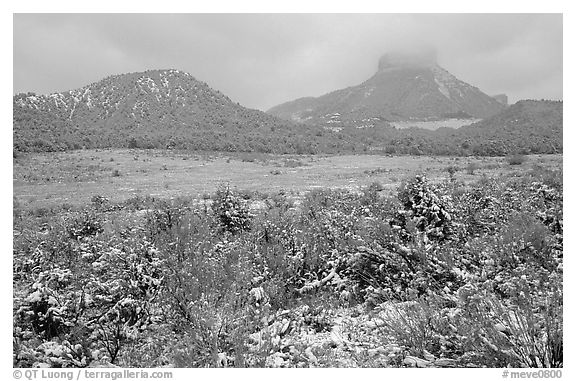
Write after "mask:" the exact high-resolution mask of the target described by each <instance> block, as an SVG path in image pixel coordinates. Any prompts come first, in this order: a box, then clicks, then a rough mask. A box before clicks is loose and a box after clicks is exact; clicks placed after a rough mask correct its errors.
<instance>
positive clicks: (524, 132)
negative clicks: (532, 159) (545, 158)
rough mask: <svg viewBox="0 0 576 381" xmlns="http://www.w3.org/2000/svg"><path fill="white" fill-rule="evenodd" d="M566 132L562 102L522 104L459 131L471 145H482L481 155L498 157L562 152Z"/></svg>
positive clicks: (516, 104) (531, 101)
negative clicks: (476, 143)
mask: <svg viewBox="0 0 576 381" xmlns="http://www.w3.org/2000/svg"><path fill="white" fill-rule="evenodd" d="M562 128H563V102H562V101H545V100H540V101H537V100H522V101H519V102H517V103H515V104H513V105H512V106H510V107H508V108H507V109H505V110H504V111H502V112H501V113H499V114H497V115H494V116H492V117H490V118H487V119H484V120H482V121H480V122H477V123H474V124H472V125H470V126H464V127H461V128H459V129H458V130H457V131H458V134H459V135H460V136H461V137H463V138H466V139H468V141H477V142H482V144H481V145H480V146H479V147H477V150H478V151H480V152H483V153H486V151H487V150H488V152H487V153H488V154H490V155H493V154H496V155H497V154H505V153H507V152H509V151H510V150H511V149H512V148H513V147H517V150H518V151H524V152H525V153H553V152H556V153H559V152H562V147H563V143H562V137H563V132H562Z"/></svg>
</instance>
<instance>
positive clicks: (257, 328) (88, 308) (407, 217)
mask: <svg viewBox="0 0 576 381" xmlns="http://www.w3.org/2000/svg"><path fill="white" fill-rule="evenodd" d="M184 158H186V159H184ZM111 159H113V160H111ZM59 160H60V161H61V162H62V163H68V164H67V165H69V167H67V168H64V169H61V170H59V169H58V168H60V167H59V164H58V163H59ZM227 161H228V162H227ZM88 163H91V164H88ZM286 163H291V164H286ZM470 163H473V164H474V165H473V167H474V168H473V170H472V171H470V165H471V164H470ZM559 163H561V157H558V156H553V157H548V156H545V157H536V156H532V157H529V160H528V162H526V163H525V164H523V166H522V167H521V169H522V172H521V173H520V172H518V171H517V170H518V167H516V166H510V165H508V164H507V163H506V161H505V158H494V159H483V160H480V159H479V160H473V161H467V160H466V159H459V160H453V159H434V158H427V159H422V158H408V157H401V158H394V157H390V158H386V157H370V156H367V157H366V156H365V157H362V158H356V157H354V156H349V157H326V158H318V157H305V156H301V157H290V158H285V157H276V156H269V157H267V158H266V160H260V159H256V158H255V159H254V161H244V160H243V159H242V158H236V157H225V156H216V155H215V156H210V157H204V158H202V157H200V156H196V155H191V154H183V153H172V154H170V156H164V155H162V153H158V156H154V152H147V153H146V154H143V153H142V152H141V151H128V150H126V151H92V152H89V153H88V152H74V153H66V154H56V155H55V156H43V155H34V156H24V157H19V158H18V159H17V160H16V161H15V171H14V173H15V181H14V192H15V196H16V197H15V200H14V215H13V219H14V260H13V266H14V268H13V274H14V310H13V321H14V331H13V336H14V347H13V348H14V366H17V367H32V366H53V367H70V366H78V367H83V366H95V365H98V364H101V365H110V364H115V365H120V366H128V367H150V366H175V367H204V366H209V367H221V366H235V367H264V366H265V367H309V366H320V367H336V366H384V367H401V366H426V367H473V366H488V367H504V366H513V367H524V366H527V367H559V366H562V365H563V335H562V332H563V322H562V313H563V307H562V300H563V298H562V296H563V283H562V274H563V215H562V210H563V209H562V206H563V187H562V170H561V168H562V167H561V164H560V165H558V164H559ZM296 164H298V165H296ZM300 164H305V165H300ZM87 165H93V166H92V167H90V168H91V170H86V168H87ZM164 166H165V167H166V168H165V169H163V167H164ZM382 168H387V169H390V171H389V172H388V171H384V170H382ZM272 169H278V170H279V171H281V173H280V174H278V175H272V174H270V170H272ZM114 170H118V173H119V174H120V176H118V177H114V176H113V175H112V174H113V171H114ZM290 171H295V172H294V173H291V172H290ZM469 172H473V173H469ZM35 173H36V174H37V173H42V174H43V175H42V177H40V176H39V177H33V176H34V174H35ZM423 173H425V174H427V175H428V176H427V177H426V176H423ZM76 175H78V176H79V177H78V178H75V176H76ZM36 176H37V175H36ZM46 177H48V180H47V179H46ZM283 177H286V178H283ZM295 179H298V182H295ZM393 179H394V180H393ZM225 180H228V181H227V182H226V181H225ZM351 180H354V181H353V182H350V181H351ZM380 180H384V181H381V182H377V181H380ZM400 180H402V181H401V182H400ZM73 184H77V187H76V188H74V185H73ZM164 184H168V185H169V189H165V188H164ZM200 184H204V185H202V186H201V185H200ZM228 184H229V185H228ZM288 184H292V186H294V187H295V188H294V189H293V190H294V192H293V193H291V192H290V191H289V189H290V188H289V187H288V186H287V185H288ZM351 184H352V186H351ZM135 186H140V187H142V192H132V191H129V190H128V189H126V188H130V187H135ZM147 187H149V188H147ZM203 187H205V188H203ZM70 188H72V189H70ZM159 188H162V189H164V191H162V192H161V193H160V194H159V195H156V194H154V193H155V192H156V191H157V190H158V189H159ZM283 189H285V190H283ZM32 190H34V191H35V192H39V194H50V193H49V192H53V193H52V194H53V195H55V197H56V196H58V197H62V195H66V196H65V197H68V198H67V199H66V200H65V202H66V203H64V204H63V203H62V202H59V201H62V200H59V201H55V200H49V201H51V203H50V204H49V205H44V206H42V203H37V202H36V201H33V202H32V203H31V202H29V200H30V198H29V197H30V196H29V193H27V192H31V191H32ZM67 191H69V192H70V193H66V192H67ZM159 192H160V191H159ZM171 192H174V193H171ZM72 193H75V195H72ZM170 196H172V198H170ZM176 196H179V197H176ZM33 197H40V196H39V195H34V196H33ZM24 201H25V202H24ZM30 205H32V206H30Z"/></svg>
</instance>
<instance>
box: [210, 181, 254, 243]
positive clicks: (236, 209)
mask: <svg viewBox="0 0 576 381" xmlns="http://www.w3.org/2000/svg"><path fill="white" fill-rule="evenodd" d="M212 212H213V213H214V216H215V217H216V220H217V222H218V225H219V227H220V229H221V230H222V231H227V232H230V233H232V234H236V233H239V232H242V231H246V230H250V221H251V219H252V215H251V214H250V210H249V208H248V205H246V201H245V200H243V199H242V197H241V196H240V195H239V194H238V193H236V192H234V191H232V190H231V189H230V186H229V185H220V186H219V187H218V190H217V191H216V195H215V198H214V200H213V202H212Z"/></svg>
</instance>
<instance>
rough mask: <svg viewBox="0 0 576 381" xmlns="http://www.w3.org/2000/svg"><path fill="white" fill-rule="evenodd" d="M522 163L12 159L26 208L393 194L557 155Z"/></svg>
mask: <svg viewBox="0 0 576 381" xmlns="http://www.w3.org/2000/svg"><path fill="white" fill-rule="evenodd" d="M526 159H527V160H526V162H524V163H522V164H521V165H509V163H508V161H507V159H506V158H504V157H430V156H376V155H348V156H289V155H264V154H230V155H226V154H221V153H214V154H207V153H187V152H174V151H158V150H86V151H72V152H65V153H41V154H26V155H23V156H21V157H19V158H17V159H14V165H13V172H14V173H13V189H14V199H15V201H17V202H18V203H20V204H21V205H22V207H24V208H26V209H33V208H49V207H54V206H60V205H62V204H68V205H73V206H77V205H82V204H85V203H87V202H90V199H91V198H92V197H93V196H96V195H98V196H102V197H106V198H108V199H110V200H111V201H113V202H120V201H124V200H127V199H129V198H132V197H135V196H152V197H157V198H167V199H169V198H177V197H185V198H198V199H201V198H202V197H205V196H206V195H209V194H210V193H213V192H214V191H215V190H216V189H217V188H218V185H220V184H222V183H227V184H229V185H230V186H231V187H233V188H236V189H238V190H241V191H252V192H253V191H259V192H277V191H280V190H284V191H286V192H288V193H290V194H291V195H292V196H293V197H294V198H296V199H299V198H301V197H302V194H303V193H304V192H306V191H309V190H312V189H318V188H343V189H349V190H358V189H359V188H360V187H364V186H366V185H369V184H371V183H373V182H379V183H380V184H382V186H383V187H384V188H385V189H386V190H387V191H389V192H392V193H393V192H395V190H396V188H397V187H398V185H399V184H400V182H401V181H402V180H405V179H406V178H408V177H410V176H414V175H416V174H425V175H426V176H427V177H428V178H429V179H430V180H433V181H440V180H444V179H448V178H449V177H450V172H451V171H452V172H453V177H454V178H455V179H457V180H459V181H464V182H470V181H474V180H476V179H479V178H481V177H482V176H488V177H498V176H502V175H509V174H514V173H516V174H517V175H518V176H520V175H521V174H522V172H524V171H526V170H528V169H530V168H532V167H534V166H540V167H544V168H552V169H558V168H562V155H531V156H527V157H526Z"/></svg>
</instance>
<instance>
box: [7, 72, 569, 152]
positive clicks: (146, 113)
mask: <svg viewBox="0 0 576 381" xmlns="http://www.w3.org/2000/svg"><path fill="white" fill-rule="evenodd" d="M382 65H384V64H383V63H382V62H381V66H382ZM402 70H404V69H402ZM446 83H447V82H446ZM446 88H449V87H448V85H446ZM460 90H461V91H462V92H464V90H462V88H460ZM453 91H454V92H456V93H457V90H453ZM470 91H471V90H470ZM454 98H455V99H457V98H456V96H454ZM390 99H392V98H390ZM482 99H483V98H482ZM490 99H492V98H490ZM303 102H307V101H306V100H303ZM487 104H488V103H487ZM342 107H343V108H342V109H341V111H342V113H340V112H338V111H336V112H334V113H332V115H331V117H330V118H329V119H328V120H322V118H320V119H319V122H318V123H317V124H302V123H293V122H291V121H285V120H281V119H279V118H277V117H275V116H272V115H269V114H266V113H264V112H261V111H257V110H251V109H247V108H244V107H242V106H240V105H239V104H237V103H234V102H232V101H231V100H230V99H229V98H228V97H226V96H225V95H223V94H222V93H220V92H218V91H216V90H213V89H211V88H210V87H209V86H208V85H207V84H205V83H203V82H200V81H198V80H196V79H195V78H194V77H192V76H191V75H190V74H186V73H183V72H180V71H177V70H151V71H147V72H142V73H130V74H122V75H115V76H111V77H108V78H106V79H104V80H102V81H99V82H96V83H93V84H91V85H88V86H85V87H83V88H81V89H78V90H71V91H67V92H63V93H56V94H50V95H36V94H31V93H28V94H18V95H16V96H14V97H13V142H14V151H15V154H17V153H18V152H29V151H63V150H70V149H81V148H108V147H130V148H175V149H190V150H205V151H247V152H253V151H256V152H270V153H296V154H313V153H328V154H330V153H354V152H362V153H367V152H373V153H389V154H414V155H421V154H431V155H471V154H473V155H506V154H509V153H515V152H526V153H557V152H562V102H553V101H521V102H518V103H517V104H515V105H512V106H510V107H509V108H507V109H504V110H503V111H502V112H500V113H498V114H496V115H493V116H491V117H489V118H486V119H484V120H483V121H481V122H478V123H476V124H474V125H471V126H466V127H462V128H460V129H452V128H440V129H438V130H435V131H430V130H424V129H419V128H406V129H396V128H394V127H392V126H391V125H390V124H389V123H388V122H387V121H386V120H385V118H383V117H380V116H376V117H366V115H368V114H366V115H363V116H362V115H361V116H362V118H363V119H361V120H360V121H357V120H356V119H347V118H350V115H360V114H351V113H348V114H347V113H346V112H344V110H348V109H346V107H345V105H344V104H343V106H342ZM353 118H356V116H353ZM360 127H363V128H360Z"/></svg>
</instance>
